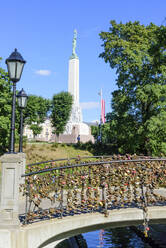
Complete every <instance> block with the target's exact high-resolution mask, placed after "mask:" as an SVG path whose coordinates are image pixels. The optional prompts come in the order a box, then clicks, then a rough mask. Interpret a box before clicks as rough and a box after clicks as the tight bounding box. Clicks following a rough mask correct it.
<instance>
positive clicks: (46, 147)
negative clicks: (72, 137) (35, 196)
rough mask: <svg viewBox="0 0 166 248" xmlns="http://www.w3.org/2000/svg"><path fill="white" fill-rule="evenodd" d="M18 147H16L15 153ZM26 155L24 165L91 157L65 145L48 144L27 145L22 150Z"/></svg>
mask: <svg viewBox="0 0 166 248" xmlns="http://www.w3.org/2000/svg"><path fill="white" fill-rule="evenodd" d="M17 150H18V147H17V146H16V152H17ZM23 152H24V153H26V164H31V163H36V162H42V161H47V160H54V159H58V158H71V157H77V156H78V155H79V156H93V155H92V153H90V152H89V151H87V150H80V149H76V148H74V146H72V145H66V144H56V143H54V144H49V143H32V144H31V143H28V144H26V146H25V147H24V148H23Z"/></svg>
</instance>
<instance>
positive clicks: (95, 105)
mask: <svg viewBox="0 0 166 248" xmlns="http://www.w3.org/2000/svg"><path fill="white" fill-rule="evenodd" d="M80 106H81V108H82V109H94V108H98V107H99V102H82V103H80Z"/></svg>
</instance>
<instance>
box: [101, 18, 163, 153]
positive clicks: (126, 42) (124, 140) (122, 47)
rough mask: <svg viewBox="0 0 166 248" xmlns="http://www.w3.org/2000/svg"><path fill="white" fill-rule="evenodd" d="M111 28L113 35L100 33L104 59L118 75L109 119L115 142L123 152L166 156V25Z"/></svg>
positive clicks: (129, 25) (114, 25)
mask: <svg viewBox="0 0 166 248" xmlns="http://www.w3.org/2000/svg"><path fill="white" fill-rule="evenodd" d="M110 24H111V25H110V28H109V32H101V33H100V37H101V39H102V40H103V42H104V43H103V45H102V46H103V48H104V51H103V52H102V53H101V54H100V57H101V58H103V59H104V60H105V62H106V63H109V64H110V67H111V68H113V69H115V70H116V73H117V86H118V90H115V91H114V92H113V93H112V109H113V111H112V113H111V115H112V121H110V131H111V132H112V136H114V141H115V142H116V145H117V146H118V148H119V152H121V153H125V152H132V153H133V152H142V153H144V154H147V153H151V154H154V155H159V154H161V153H164V154H166V149H165V148H166V140H165V136H166V128H165V125H164V122H165V119H166V112H165V106H166V98H165V95H166V84H165V82H166V64H165V61H166V60H165V59H166V49H165V44H164V42H165V40H164V37H165V34H166V27H164V26H160V27H159V26H156V25H154V24H152V23H151V24H150V25H147V26H144V25H141V24H140V23H139V22H134V23H132V22H128V23H126V24H122V23H120V24H117V23H116V22H115V21H111V22H110ZM159 40H160V44H158V41H159ZM154 51H155V52H154ZM157 56H158V57H157ZM156 58H157V59H156ZM159 134H160V135H159ZM112 138H113V137H112Z"/></svg>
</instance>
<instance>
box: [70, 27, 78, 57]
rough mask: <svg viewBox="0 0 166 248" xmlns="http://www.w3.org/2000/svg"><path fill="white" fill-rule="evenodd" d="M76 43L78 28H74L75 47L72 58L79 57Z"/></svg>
mask: <svg viewBox="0 0 166 248" xmlns="http://www.w3.org/2000/svg"><path fill="white" fill-rule="evenodd" d="M76 43H77V30H76V29H74V37H73V49H72V56H71V57H72V58H77V54H76Z"/></svg>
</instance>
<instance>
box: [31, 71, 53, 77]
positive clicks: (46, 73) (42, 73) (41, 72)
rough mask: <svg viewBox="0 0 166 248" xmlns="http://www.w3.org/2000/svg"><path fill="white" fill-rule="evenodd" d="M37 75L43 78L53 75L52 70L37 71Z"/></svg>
mask: <svg viewBox="0 0 166 248" xmlns="http://www.w3.org/2000/svg"><path fill="white" fill-rule="evenodd" d="M35 73H36V74H38V75H41V76H49V75H50V74H51V71H50V70H37V71H35Z"/></svg>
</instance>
